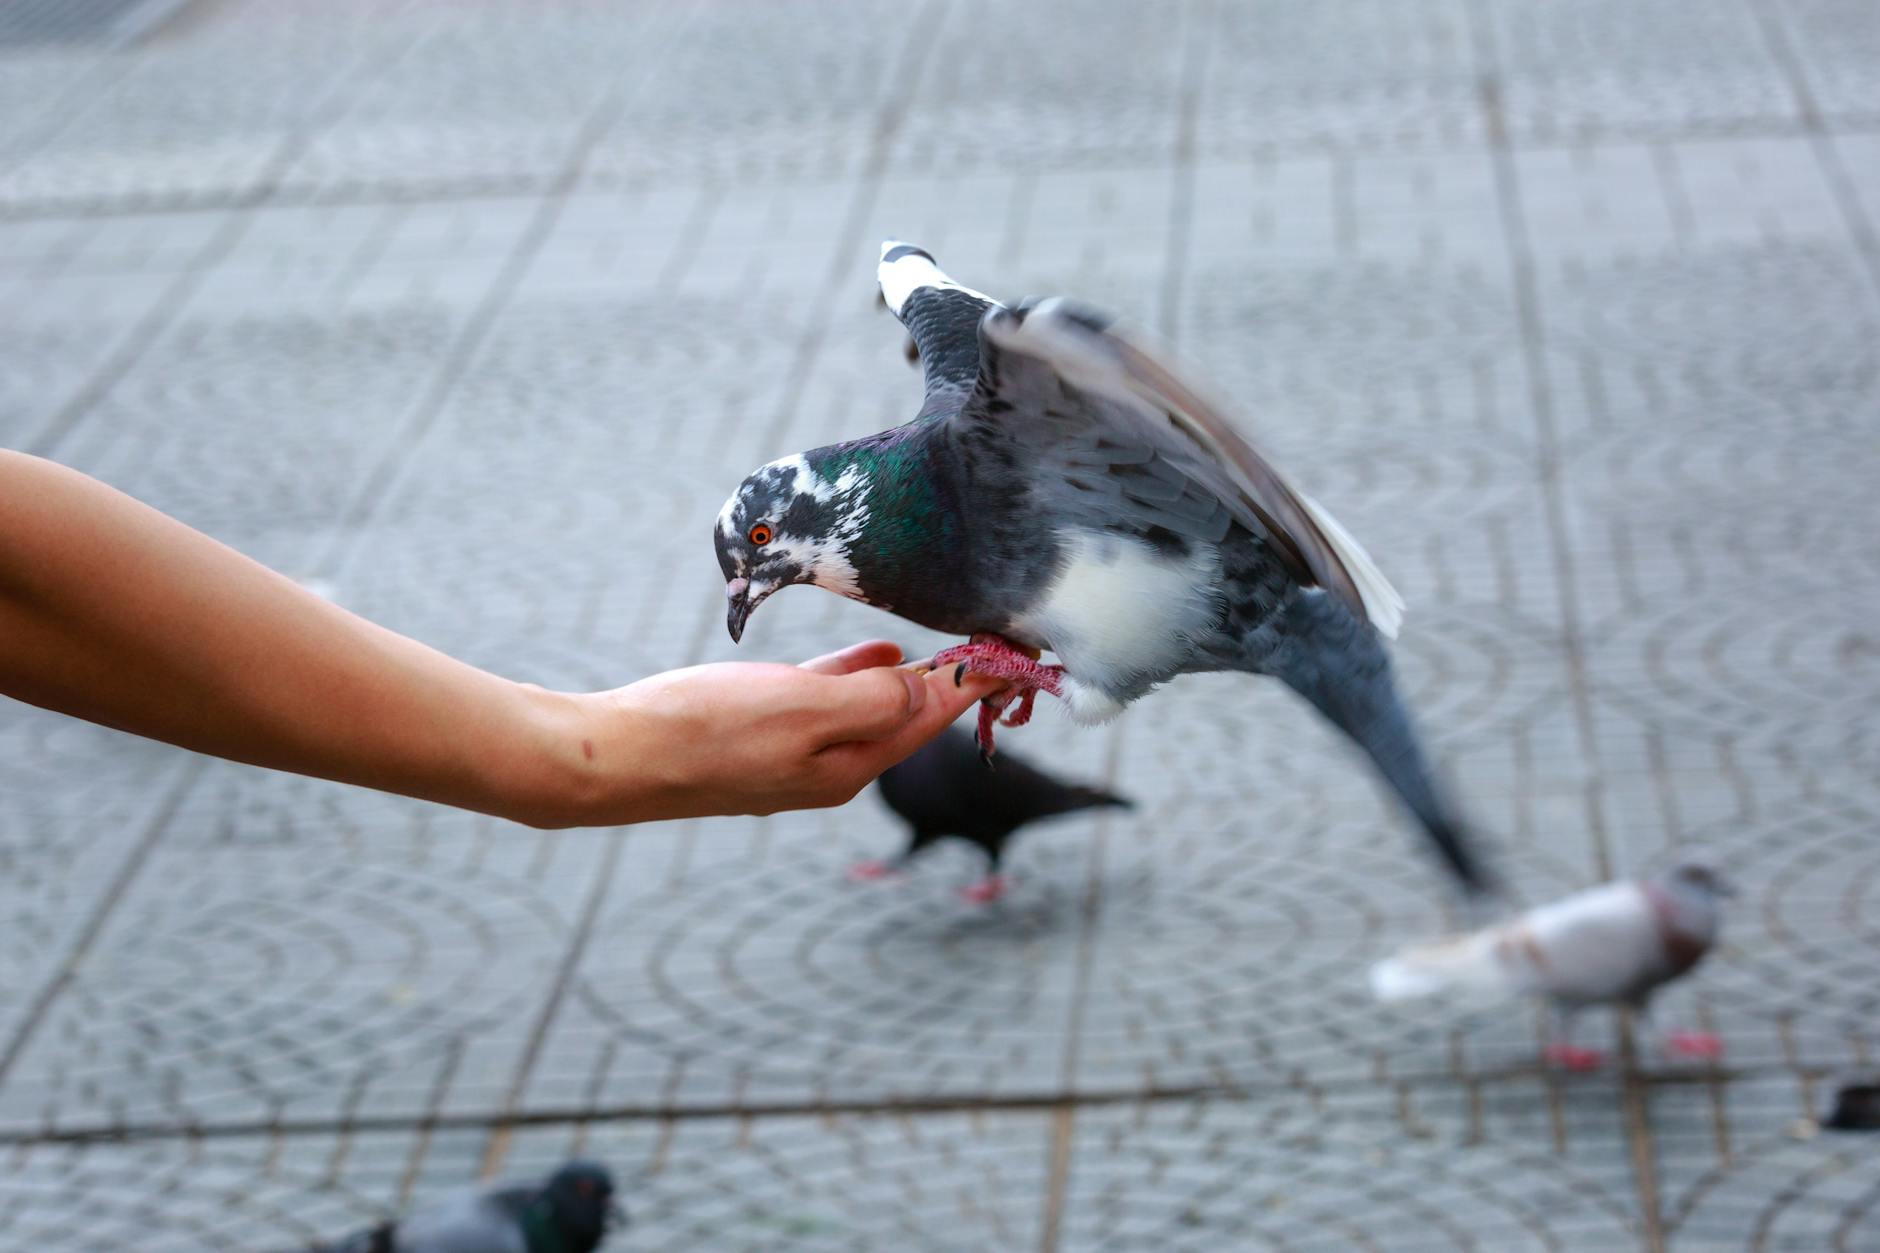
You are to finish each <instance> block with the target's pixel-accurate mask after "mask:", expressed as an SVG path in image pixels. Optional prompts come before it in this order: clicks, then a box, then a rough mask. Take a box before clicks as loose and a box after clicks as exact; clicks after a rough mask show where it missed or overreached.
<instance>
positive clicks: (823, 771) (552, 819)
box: [518, 640, 1003, 826]
mask: <svg viewBox="0 0 1880 1253" xmlns="http://www.w3.org/2000/svg"><path fill="white" fill-rule="evenodd" d="M900 660H901V650H900V649H899V648H898V647H896V646H895V645H893V644H891V643H888V642H887V641H885V640H871V641H869V642H867V643H864V644H857V645H854V646H853V647H850V648H846V649H843V650H842V651H841V652H836V653H830V654H829V655H828V656H825V657H818V658H816V659H815V660H813V661H807V662H804V663H803V664H802V665H800V666H788V665H778V664H768V663H763V662H720V663H717V664H714V665H704V666H693V667H690V668H688V669H684V670H673V671H668V672H667V673H664V674H656V675H653V676H651V677H650V678H645V679H642V680H640V681H639V682H638V683H633V684H630V685H628V686H626V687H623V688H616V689H614V690H613V691H609V692H595V693H590V694H585V695H576V696H560V697H557V696H556V695H555V694H551V693H544V694H543V695H544V697H548V698H551V699H560V700H566V701H570V702H572V705H573V708H572V710H571V711H570V712H572V714H573V721H572V723H570V724H568V726H569V729H568V730H567V731H565V732H564V734H567V735H571V736H573V737H575V738H577V739H578V740H579V741H580V746H581V748H580V761H581V762H582V763H584V764H585V766H586V767H587V768H586V769H584V770H583V771H582V772H581V773H582V775H583V776H584V777H583V778H582V779H581V781H580V783H579V784H578V785H577V786H574V787H572V788H568V789H558V790H557V793H556V794H555V796H553V797H550V798H547V799H545V801H544V808H543V810H542V812H539V813H526V814H522V815H518V816H520V817H522V818H523V819H524V820H525V821H529V822H532V823H535V824H536V825H539V826H595V825H609V824H613V823H625V822H645V821H649V820H653V819H659V818H681V817H698V816H703V815H707V814H768V813H774V812H776V811H778V810H782V809H809V808H817V807H821V806H827V805H840V804H842V803H844V802H845V801H848V800H849V799H851V798H852V797H853V796H855V794H856V793H857V792H859V791H861V790H862V788H863V787H865V786H867V784H868V783H869V781H870V780H872V779H873V778H874V777H875V776H876V775H878V774H880V773H881V772H882V771H883V770H886V769H887V768H888V767H889V766H892V765H894V764H895V763H896V762H898V761H901V760H902V759H904V758H906V757H907V756H909V755H910V754H911V753H913V752H914V750H915V749H917V748H919V747H920V746H921V745H922V744H925V743H926V742H927V741H928V740H930V739H932V738H933V737H934V736H936V735H938V734H939V733H940V732H941V731H942V730H944V729H945V728H946V727H947V726H948V725H949V724H950V723H952V722H953V721H954V720H955V719H956V718H958V717H959V716H960V715H961V714H962V713H964V712H965V711H966V710H968V709H970V708H972V706H973V704H974V702H976V701H977V700H979V699H980V698H981V697H984V696H988V695H991V694H992V693H993V692H996V691H998V690H999V689H1000V687H1002V686H1003V683H1002V682H1001V681H1000V680H997V679H989V678H986V677H984V676H980V675H967V676H965V677H964V679H963V680H962V681H961V682H960V683H959V684H957V685H956V684H955V682H954V675H953V671H952V670H951V669H947V670H945V671H938V672H935V673H931V674H926V675H921V674H917V673H916V672H914V671H913V670H910V669H904V668H902V667H900V666H899V665H898V664H897V663H898V662H899V661H900ZM557 798H560V799H557Z"/></svg>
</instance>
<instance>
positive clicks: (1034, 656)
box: [714, 241, 1487, 888]
mask: <svg viewBox="0 0 1880 1253" xmlns="http://www.w3.org/2000/svg"><path fill="white" fill-rule="evenodd" d="M879 280H880V285H881V291H882V296H883V298H884V299H885V301H886V303H887V305H888V307H889V308H890V309H892V310H893V311H894V313H895V315H896V316H897V317H899V318H900V319H901V322H902V324H903V325H904V326H906V328H907V330H908V331H909V333H910V334H911V335H912V336H913V338H914V342H915V343H916V345H917V346H918V351H919V356H920V361H921V366H922V369H923V373H924V377H925V380H926V400H925V403H924V404H923V405H922V406H921V408H920V411H919V413H918V414H917V415H916V417H915V418H914V420H913V421H912V422H910V423H908V424H907V425H905V426H900V427H896V428H894V429H893V430H890V431H887V432H884V433H882V434H879V435H871V436H868V437H866V438H864V439H857V440H849V441H847V442H845V443H840V444H832V445H829V446H828V447H824V448H815V449H811V450H809V451H808V452H803V453H796V454H793V455H791V456H788V457H783V458H780V459H778V460H776V461H772V462H771V463H770V464H768V465H765V466H762V467H760V468H759V469H757V470H756V471H754V472H753V473H752V474H751V475H750V476H748V477H747V478H746V479H745V480H744V482H743V484H741V485H740V486H739V488H738V490H737V491H736V492H734V493H733V494H732V496H731V498H730V499H729V500H728V501H726V503H725V506H724V509H723V510H722V511H721V512H720V513H719V516H718V522H717V526H716V529H715V533H714V543H715V546H716V549H717V555H718V563H719V566H720V568H721V569H722V570H723V572H724V577H725V596H726V600H727V608H726V617H725V625H726V627H727V628H728V629H729V630H730V632H731V636H732V638H733V639H737V638H739V637H741V636H742V634H743V632H744V627H745V623H746V622H747V620H748V619H749V618H750V615H751V613H752V612H753V611H755V610H756V608H757V607H758V605H760V604H762V603H763V602H764V601H765V600H766V599H768V598H769V597H770V596H771V595H773V594H774V593H775V592H777V591H778V590H779V589H781V588H785V587H789V586H791V585H793V584H798V583H808V584H813V585H816V586H819V587H823V588H826V589H828V590H830V591H833V592H836V593H838V594H840V595H843V596H847V597H850V598H852V599H855V600H860V601H863V602H865V603H868V604H872V605H876V606H879V607H881V608H883V609H887V610H889V611H890V612H893V613H896V614H899V615H900V616H901V617H904V618H907V619H909V620H910V621H913V622H918V623H920V624H921V625H923V626H927V627H931V628H933V629H934V630H938V631H943V632H946V633H949V634H956V635H970V636H971V637H972V641H971V642H970V643H968V644H963V645H960V646H958V647H954V648H949V649H945V650H943V651H942V652H941V653H939V654H938V655H937V656H936V657H935V658H934V664H935V665H953V664H956V663H958V664H962V665H964V666H965V667H968V668H970V669H973V670H977V671H983V672H985V673H988V674H994V675H998V676H1000V677H1003V678H1006V679H1008V680H1010V681H1011V687H1010V688H1008V689H1007V690H1006V691H1003V692H1001V693H999V694H998V695H996V696H994V697H991V698H990V699H989V701H988V702H987V703H986V704H985V705H983V706H982V708H981V710H980V720H979V739H980V746H981V748H982V749H983V750H984V751H985V752H986V753H988V754H990V753H991V751H992V728H993V726H994V723H995V721H997V720H998V718H999V716H1000V715H1001V714H1003V715H1004V725H1006V726H1018V725H1021V724H1023V723H1024V722H1025V721H1026V720H1027V719H1029V717H1030V716H1031V707H1032V701H1033V698H1034V697H1035V696H1036V694H1037V693H1038V692H1040V691H1043V692H1049V693H1051V694H1053V695H1057V696H1062V697H1063V698H1064V699H1065V701H1066V703H1067V705H1068V707H1069V710H1070V713H1071V716H1072V717H1073V718H1075V719H1077V720H1078V721H1080V722H1086V723H1090V722H1101V721H1104V720H1105V719H1108V718H1111V717H1114V716H1115V715H1117V714H1118V713H1120V712H1122V710H1123V708H1124V706H1126V705H1128V704H1129V703H1130V702H1131V701H1133V700H1135V699H1137V698H1138V697H1140V696H1142V695H1144V694H1145V693H1147V692H1149V691H1150V690H1151V689H1153V688H1155V687H1156V686H1157V685H1158V684H1161V683H1164V682H1166V681H1168V680H1169V679H1172V678H1174V677H1175V676H1176V675H1179V674H1187V673H1193V672H1199V671H1211V670H1239V671H1248V672H1253V673H1257V674H1269V675H1274V676H1276V677H1278V678H1279V679H1281V680H1282V681H1283V682H1285V683H1286V684H1287V685H1288V686H1290V687H1291V688H1292V689H1293V690H1294V691H1296V692H1298V693H1299V694H1300V695H1302V696H1304V697H1305V698H1306V699H1307V700H1308V701H1310V702H1311V703H1312V704H1313V705H1314V706H1315V707H1316V708H1317V709H1318V710H1319V712H1320V713H1321V714H1323V715H1324V716H1325V717H1327V718H1328V719H1330V720H1331V721H1332V722H1333V723H1334V724H1335V725H1336V726H1338V727H1339V729H1340V730H1342V731H1344V732H1345V733H1346V734H1347V735H1348V736H1350V737H1351V738H1352V739H1353V740H1354V741H1355V742H1356V743H1357V744H1358V745H1359V746H1360V747H1361V748H1362V749H1364V751H1365V752H1366V753H1368V754H1369V755H1370V757H1371V759H1372V761H1373V762H1375V763H1376V765H1377V768H1378V769H1379V770H1380V771H1381V772H1382V774H1383V775H1384V777H1385V779H1386V780H1388V781H1389V782H1390V784H1391V786H1392V787H1394V788H1395V789H1396V791H1397V794H1398V795H1399V796H1401V797H1402V798H1403V801H1404V803H1405V804H1406V805H1407V806H1408V807H1409V808H1410V810H1411V812H1412V813H1414V814H1415V815H1416V816H1417V818H1418V819H1419V820H1420V821H1421V822H1422V824H1423V827H1424V829H1425V830H1426V831H1427V832H1428V834H1429V837H1430V839H1431V841H1432V842H1433V843H1434V844H1435V846H1436V847H1437V849H1438V850H1439V851H1440V852H1441V854H1442V856H1443V858H1444V860H1445V861H1446V862H1447V863H1448V864H1449V866H1450V868H1451V869H1452V870H1453V871H1454V872H1455V874H1456V876H1457V877H1458V878H1460V879H1461V880H1462V881H1463V882H1464V883H1465V884H1467V885H1469V886H1470V887H1472V888H1480V887H1484V886H1486V882H1487V881H1486V876H1485V874H1484V872H1483V870H1482V868H1481V867H1480V866H1479V865H1478V863H1477V861H1476V859H1475V857H1474V856H1473V855H1472V854H1471V853H1470V851H1469V848H1468V842H1467V839H1466V837H1465V834H1464V832H1463V831H1462V829H1461V827H1460V825H1459V823H1458V822H1457V820H1456V817H1455V814H1454V812H1453V810H1452V809H1451V807H1450V806H1449V805H1448V803H1447V802H1446V801H1445V799H1444V798H1443V796H1442V794H1441V792H1440V790H1439V788H1438V787H1437V784H1436V781H1435V779H1434V778H1433V777H1432V775H1431V772H1430V769H1429V766H1428V764H1427V762H1426V761H1425V760H1424V756H1423V751H1422V749H1421V747H1420V746H1419V744H1418V742H1417V737H1416V734H1415V732H1414V731H1413V729H1412V727H1411V723H1410V718H1409V715H1408V713H1407V712H1406V711H1405V709H1404V707H1403V705H1402V703H1401V702H1400V701H1399V700H1398V696H1397V691H1396V687H1395V685H1394V684H1393V682H1392V680H1391V670H1390V659H1389V657H1388V655H1387V654H1386V652H1385V650H1384V644H1383V638H1384V637H1386V636H1391V635H1394V634H1395V633H1396V630H1397V624H1398V622H1399V620H1400V619H1401V618H1402V608H1403V603H1402V601H1401V600H1400V599H1399V598H1398V595H1397V593H1396V591H1395V590H1393V589H1392V587H1391V585H1390V583H1389V582H1388V581H1387V580H1386V579H1385V578H1384V576H1383V575H1382V574H1381V573H1380V572H1379V571H1378V569H1377V567H1376V566H1375V565H1373V564H1372V562H1371V559H1370V557H1368V556H1367V555H1366V554H1365V552H1364V549H1363V548H1362V547H1360V546H1359V544H1358V542H1357V541H1356V540H1354V539H1353V538H1352V537H1351V536H1350V534H1348V533H1347V532H1346V531H1345V529H1344V528H1343V527H1341V526H1340V525H1339V524H1338V523H1337V522H1336V521H1334V520H1333V519H1332V517H1331V515H1330V514H1328V513H1327V512H1326V511H1325V510H1324V509H1322V508H1321V507H1319V505H1317V504H1316V503H1314V502H1313V501H1312V500H1311V499H1310V498H1309V497H1307V496H1305V495H1304V494H1303V493H1301V492H1299V491H1298V490H1297V489H1295V488H1294V487H1293V486H1292V485H1291V484H1290V483H1289V482H1288V481H1287V480H1286V479H1285V477H1284V476H1282V475H1281V474H1280V473H1279V472H1278V471H1277V470H1275V469H1274V468H1273V467H1272V466H1271V465H1270V464H1269V463H1268V462H1267V461H1266V460H1265V459H1264V458H1263V457H1261V456H1260V454H1259V453H1257V452H1255V451H1254V449H1253V448H1252V447H1250V446H1249V445H1248V444H1247V442H1246V441H1245V440H1244V439H1242V438H1241V436H1240V435H1239V434H1238V433H1236V432H1235V430H1234V429H1233V427H1232V426H1231V425H1230V424H1229V423H1228V422H1227V420H1226V419H1225V418H1223V417H1222V416H1221V415H1220V414H1219V413H1218V412H1216V410H1215V409H1214V408H1213V407H1212V406H1210V405H1209V404H1207V403H1206V402H1204V401H1203V400H1201V399H1200V398H1199V397H1197V396H1196V395H1195V393H1194V392H1193V391H1192V390H1191V389H1190V388H1189V387H1188V386H1187V385H1186V384H1185V383H1183V382H1182V381H1181V380H1180V379H1178V378H1177V377H1176V376H1175V375H1174V374H1173V373H1172V372H1171V371H1170V370H1169V369H1168V367H1166V366H1164V365H1163V364H1162V363H1160V362H1159V361H1157V360H1156V359H1155V358H1154V357H1153V356H1151V355H1150V354H1149V353H1148V352H1146V351H1145V350H1144V349H1143V348H1141V347H1140V346H1139V345H1138V344H1137V343H1135V342H1134V341H1133V340H1132V339H1130V338H1128V337H1126V336H1124V335H1122V334H1119V333H1117V332H1115V331H1113V330H1112V329H1110V327H1109V325H1108V323H1107V321H1106V320H1105V319H1103V318H1101V317H1099V316H1098V315H1096V314H1093V313H1091V312H1090V311H1088V310H1085V309H1081V308H1078V307H1076V306H1073V305H1070V304H1067V303H1066V302H1064V301H1062V300H1047V301H1044V302H1042V303H1038V304H1028V305H1024V306H1021V307H1018V308H1013V309H1008V308H1006V307H1005V306H1003V305H1000V304H998V303H997V302H995V301H993V300H992V299H991V298H990V297H987V296H983V295H981V294H979V293H978V292H975V291H971V290H969V289H967V288H965V287H962V286H960V285H959V284H958V283H955V282H954V281H953V280H952V279H950V278H948V277H947V276H946V275H945V274H943V273H941V271H940V269H939V267H938V266H937V265H936V264H935V263H934V259H933V257H932V256H930V255H929V254H928V253H926V252H925V251H923V250H921V249H919V248H916V247H914V246H913V245H911V244H903V243H895V242H892V241H890V242H889V243H887V244H884V245H883V247H882V255H881V266H880V270H879ZM1047 648H1048V649H1050V650H1051V651H1052V652H1054V653H1055V654H1057V659H1058V661H1059V662H1060V663H1061V664H1058V665H1044V664H1041V663H1040V662H1039V660H1038V657H1039V653H1040V650H1042V649H1047Z"/></svg>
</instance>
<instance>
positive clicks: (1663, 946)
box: [1371, 861, 1735, 1070]
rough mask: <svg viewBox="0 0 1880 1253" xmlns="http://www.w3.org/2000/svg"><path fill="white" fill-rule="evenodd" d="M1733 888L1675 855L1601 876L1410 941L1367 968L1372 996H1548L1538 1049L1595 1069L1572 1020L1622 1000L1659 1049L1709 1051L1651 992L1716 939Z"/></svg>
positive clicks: (1595, 1056)
mask: <svg viewBox="0 0 1880 1253" xmlns="http://www.w3.org/2000/svg"><path fill="white" fill-rule="evenodd" d="M1733 895H1735V893H1734V891H1733V890H1732V889H1731V888H1730V886H1729V885H1728V884H1727V883H1725V882H1724V880H1723V879H1722V877H1721V876H1719V875H1718V874H1717V873H1716V872H1715V871H1713V870H1711V869H1710V868H1709V867H1708V866H1706V865H1703V864H1702V863H1699V862H1695V861H1684V862H1679V863H1678V864H1677V865H1676V866H1674V867H1672V868H1671V869H1670V870H1668V871H1666V872H1665V873H1663V874H1661V875H1658V876H1657V877H1655V878H1652V879H1646V880H1642V881H1621V882H1618V883H1608V884H1603V885H1602V886H1600V887H1596V888H1591V889H1589V890H1587V891H1584V892H1576V893H1574V894H1573V895H1572V896H1569V897H1566V898H1564V899H1562V900H1558V901H1554V902H1553V903H1551V904H1548V905H1542V906H1541V907H1539V908H1538V909H1533V910H1529V911H1528V912H1527V913H1524V914H1522V915H1520V916H1519V917H1516V918H1511V919H1509V920H1508V921H1506V922H1503V923H1500V924H1498V925H1496V926H1492V927H1487V928H1484V929H1482V930H1480V931H1473V932H1470V933H1468V934H1467V935H1461V936H1455V937H1452V938H1450V939H1448V940H1443V941H1439V942H1437V943H1435V944H1428V945H1423V946H1420V947H1417V948H1413V949H1410V950H1408V951H1406V952H1404V953H1401V954H1399V955H1398V956H1396V957H1392V958H1390V959H1388V960H1386V961H1382V962H1379V963H1378V964H1377V965H1376V966H1374V967H1372V969H1371V990H1372V991H1373V992H1374V993H1376V995H1377V997H1378V999H1379V1000H1382V1001H1386V1002H1390V1001H1402V1000H1409V999H1413V998H1416V997H1425V996H1440V995H1448V996H1454V997H1459V998H1464V999H1490V1000H1492V999H1500V998H1504V997H1509V996H1516V995H1522V994H1527V995H1534V996H1541V997H1544V998H1546V999H1547V1001H1548V1003H1549V1005H1550V1007H1551V1009H1552V1012H1553V1018H1554V1026H1555V1029H1554V1032H1553V1038H1552V1040H1551V1041H1550V1043H1549V1044H1548V1046H1547V1051H1546V1055H1547V1059H1548V1060H1549V1061H1551V1062H1554V1063H1556V1064H1558V1065H1561V1066H1564V1067H1566V1068H1567V1069H1569V1070H1592V1069H1596V1068H1598V1067H1599V1066H1601V1065H1603V1064H1604V1062H1605V1058H1604V1057H1603V1056H1602V1055H1601V1054H1600V1053H1599V1052H1598V1051H1596V1050H1593V1049H1583V1048H1577V1047H1575V1046H1574V1044H1573V1035H1572V1032H1573V1021H1574V1018H1575V1017H1576V1015H1577V1014H1578V1012H1579V1011H1580V1010H1581V1009H1583V1008H1585V1007H1586V1006H1588V1005H1599V1004H1623V1005H1628V1006H1630V1007H1631V1009H1632V1011H1633V1013H1634V1014H1635V1015H1637V1017H1638V1020H1639V1022H1640V1025H1641V1026H1642V1027H1643V1028H1644V1030H1645V1032H1646V1033H1647V1035H1648V1036H1650V1037H1651V1038H1652V1040H1653V1041H1654V1043H1655V1044H1656V1045H1657V1046H1658V1048H1659V1050H1660V1051H1661V1052H1664V1053H1666V1054H1670V1055H1684V1056H1690V1057H1706V1058H1716V1057H1719V1056H1721V1055H1722V1046H1721V1045H1720V1044H1719V1042H1718V1041H1717V1039H1716V1037H1715V1036H1711V1035H1706V1034H1702V1033H1698V1032H1674V1033H1672V1034H1670V1035H1662V1036H1661V1035H1660V1034H1659V1030H1658V1026H1657V1023H1656V1022H1655V1021H1654V1020H1653V1019H1652V1017H1651V1012H1650V1007H1651V997H1652V994H1653V993H1654V992H1656V991H1657V990H1658V989H1659V988H1660V987H1662V986H1663V985H1664V984H1666V983H1669V982H1671V981H1672V980H1673V979H1677V978H1680V977H1682V976H1683V975H1686V974H1688V973H1689V972H1690V970H1691V968H1692V967H1694V966H1695V965H1697V963H1698V962H1700V961H1702V960H1703V958H1704V955H1705V954H1706V953H1708V952H1709V951H1710V948H1711V945H1713V944H1714V943H1715V942H1716V939H1717V931H1718V928H1719V926H1720V925H1721V922H1722V912H1723V911H1722V900H1723V898H1725V897H1728V896H1733Z"/></svg>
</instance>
